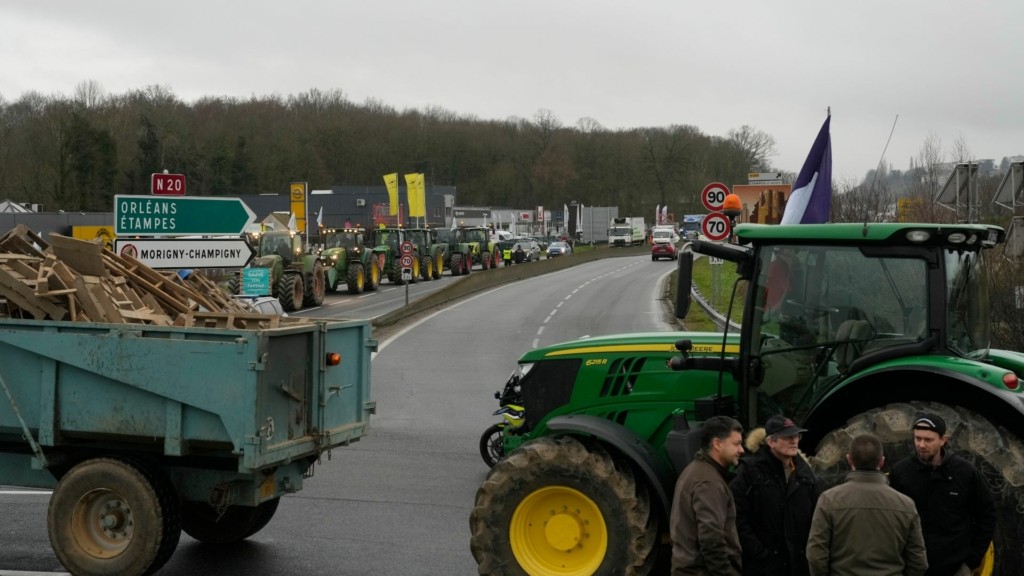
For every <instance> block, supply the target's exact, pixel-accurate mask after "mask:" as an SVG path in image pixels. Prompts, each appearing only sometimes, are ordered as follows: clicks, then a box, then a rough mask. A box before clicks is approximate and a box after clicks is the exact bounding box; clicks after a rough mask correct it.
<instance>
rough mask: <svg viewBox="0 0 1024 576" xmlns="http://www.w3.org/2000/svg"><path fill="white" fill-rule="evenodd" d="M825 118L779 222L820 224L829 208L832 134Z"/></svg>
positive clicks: (826, 215)
mask: <svg viewBox="0 0 1024 576" xmlns="http://www.w3.org/2000/svg"><path fill="white" fill-rule="evenodd" d="M831 121H832V116H831V115H829V116H828V118H825V123H824V124H822V125H821V130H820V131H819V132H818V137H817V138H815V139H814V145H813V146H811V152H810V153H809V154H807V160H805V161H804V167H803V168H801V169H800V175H799V176H797V177H796V182H794V183H793V192H792V193H791V194H790V195H789V200H788V201H787V202H786V211H785V212H783V213H782V224H824V223H825V222H828V220H829V216H830V213H831V211H832V137H831V135H829V122H831Z"/></svg>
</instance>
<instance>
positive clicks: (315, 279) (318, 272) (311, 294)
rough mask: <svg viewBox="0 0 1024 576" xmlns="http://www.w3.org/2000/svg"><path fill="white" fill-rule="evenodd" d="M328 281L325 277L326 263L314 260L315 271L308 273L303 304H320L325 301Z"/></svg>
mask: <svg viewBox="0 0 1024 576" xmlns="http://www.w3.org/2000/svg"><path fill="white" fill-rule="evenodd" d="M326 284H327V281H326V279H325V278H324V264H323V262H321V261H319V260H316V261H315V262H313V271H312V272H311V273H310V274H307V275H306V287H305V288H306V289H305V292H303V294H302V305H303V306H319V305H321V304H323V303H324V294H326V293H327V290H326Z"/></svg>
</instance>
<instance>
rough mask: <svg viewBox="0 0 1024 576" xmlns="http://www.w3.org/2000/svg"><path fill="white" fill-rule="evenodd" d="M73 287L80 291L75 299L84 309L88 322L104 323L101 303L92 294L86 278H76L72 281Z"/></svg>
mask: <svg viewBox="0 0 1024 576" xmlns="http://www.w3.org/2000/svg"><path fill="white" fill-rule="evenodd" d="M72 285H73V286H74V287H75V288H77V289H78V292H77V293H76V294H75V297H76V298H77V299H78V303H79V305H80V306H81V308H82V312H84V313H85V316H86V318H87V319H88V321H91V322H102V321H103V318H104V317H103V311H102V310H101V309H100V304H99V302H96V300H95V297H94V296H93V294H92V292H90V291H89V287H88V286H87V285H86V282H85V278H83V277H82V276H76V277H75V278H74V279H73V280H72Z"/></svg>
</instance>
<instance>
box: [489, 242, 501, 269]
mask: <svg viewBox="0 0 1024 576" xmlns="http://www.w3.org/2000/svg"><path fill="white" fill-rule="evenodd" d="M491 257H492V258H493V260H491V268H497V267H498V265H500V264H501V250H498V248H497V247H495V248H494V252H491Z"/></svg>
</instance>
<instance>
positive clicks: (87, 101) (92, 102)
mask: <svg viewBox="0 0 1024 576" xmlns="http://www.w3.org/2000/svg"><path fill="white" fill-rule="evenodd" d="M106 98H107V94H106V91H105V90H103V86H102V85H100V83H99V82H97V81H95V80H85V81H83V82H79V83H78V84H77V85H76V86H75V95H74V97H73V98H72V100H74V102H75V103H76V104H79V105H80V106H83V107H85V108H87V109H89V110H92V109H95V108H98V107H99V106H101V105H102V104H103V103H104V102H105V101H106Z"/></svg>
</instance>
